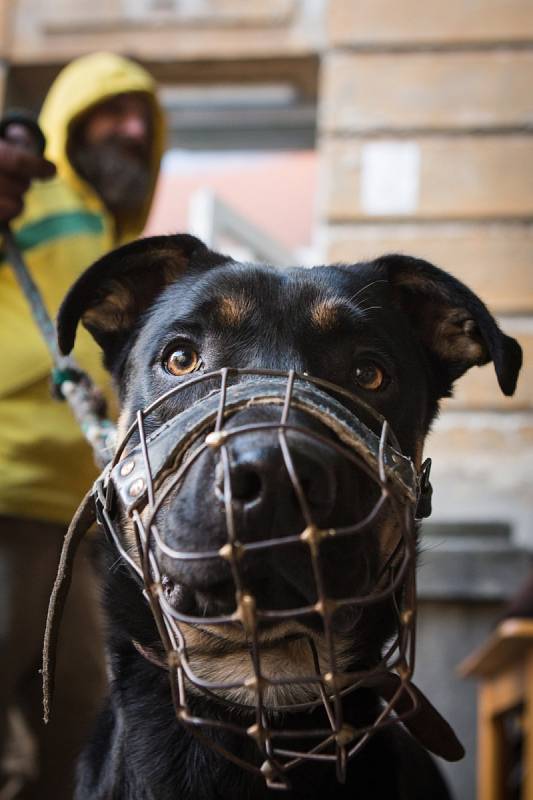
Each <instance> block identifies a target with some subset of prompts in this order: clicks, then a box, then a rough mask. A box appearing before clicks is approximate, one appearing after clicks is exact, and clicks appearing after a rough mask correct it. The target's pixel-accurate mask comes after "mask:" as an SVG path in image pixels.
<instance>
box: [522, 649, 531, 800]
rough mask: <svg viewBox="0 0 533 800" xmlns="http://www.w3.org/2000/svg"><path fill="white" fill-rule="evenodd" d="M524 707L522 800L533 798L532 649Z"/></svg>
mask: <svg viewBox="0 0 533 800" xmlns="http://www.w3.org/2000/svg"><path fill="white" fill-rule="evenodd" d="M525 683H526V692H527V698H526V707H525V709H524V747H523V752H522V764H523V766H524V767H525V769H524V772H525V775H524V788H523V797H524V800H533V770H532V769H531V765H532V764H533V650H530V652H529V653H528V655H527V658H526V679H525Z"/></svg>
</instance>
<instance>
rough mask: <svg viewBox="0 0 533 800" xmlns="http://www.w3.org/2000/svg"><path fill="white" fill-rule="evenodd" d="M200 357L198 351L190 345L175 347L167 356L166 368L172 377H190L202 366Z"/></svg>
mask: <svg viewBox="0 0 533 800" xmlns="http://www.w3.org/2000/svg"><path fill="white" fill-rule="evenodd" d="M200 364H201V361H200V356H199V355H198V353H197V352H196V350H195V349H194V348H193V347H191V346H190V345H188V344H183V345H179V346H176V347H173V348H172V350H171V352H169V353H168V355H167V356H165V359H164V367H165V369H166V371H167V372H169V373H170V374H171V375H176V376H177V377H179V376H180V375H188V374H189V373H190V372H194V371H195V370H196V369H198V367H199V366H200Z"/></svg>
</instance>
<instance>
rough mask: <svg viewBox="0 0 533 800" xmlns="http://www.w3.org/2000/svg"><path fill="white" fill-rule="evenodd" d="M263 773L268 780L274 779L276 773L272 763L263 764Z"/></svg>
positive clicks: (265, 762)
mask: <svg viewBox="0 0 533 800" xmlns="http://www.w3.org/2000/svg"><path fill="white" fill-rule="evenodd" d="M261 772H262V773H263V775H264V776H265V778H266V779H269V778H272V777H273V776H274V775H275V774H276V773H275V772H274V768H273V766H272V764H271V763H270V761H264V762H263V763H262V764H261Z"/></svg>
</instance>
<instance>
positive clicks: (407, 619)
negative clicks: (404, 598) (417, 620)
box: [402, 608, 413, 625]
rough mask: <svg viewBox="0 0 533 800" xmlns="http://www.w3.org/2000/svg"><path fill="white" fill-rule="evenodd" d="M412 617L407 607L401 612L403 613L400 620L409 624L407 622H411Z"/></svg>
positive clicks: (411, 612) (410, 610)
mask: <svg viewBox="0 0 533 800" xmlns="http://www.w3.org/2000/svg"><path fill="white" fill-rule="evenodd" d="M412 618H413V611H412V609H410V608H408V609H407V610H406V611H404V612H403V614H402V622H403V624H404V625H409V623H410V622H411V620H412Z"/></svg>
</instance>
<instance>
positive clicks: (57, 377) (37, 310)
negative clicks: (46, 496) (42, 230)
mask: <svg viewBox="0 0 533 800" xmlns="http://www.w3.org/2000/svg"><path fill="white" fill-rule="evenodd" d="M0 138H4V139H6V141H8V142H11V143H12V144H15V145H17V146H18V147H20V148H21V149H24V150H27V151H28V152H30V153H33V154H35V155H40V156H42V155H43V153H44V149H45V138H44V135H43V133H42V131H41V129H40V128H39V126H38V124H37V122H36V121H35V120H34V119H33V118H32V117H30V116H28V115H27V114H25V113H21V112H14V113H10V114H8V115H6V116H5V117H4V118H3V119H2V120H1V121H0ZM0 235H1V236H2V237H3V241H4V250H5V254H6V256H7V260H8V261H9V263H10V265H11V268H12V270H13V272H14V274H15V277H16V279H17V281H18V283H19V286H20V288H21V290H22V292H23V294H24V297H25V298H26V300H27V302H28V305H29V307H30V310H31V313H32V316H33V319H34V320H35V323H36V324H37V327H38V328H39V331H40V332H41V335H42V337H43V341H44V343H45V345H46V347H47V349H48V352H49V353H50V356H51V358H52V362H53V369H52V381H53V384H54V387H55V394H56V396H57V398H58V399H63V400H66V401H67V403H68V404H69V406H70V408H71V410H72V412H73V414H74V417H75V419H76V421H77V423H78V425H79V426H80V428H81V431H82V433H83V435H84V436H85V438H86V440H87V441H88V442H89V444H90V445H91V447H92V449H93V453H94V459H95V461H96V464H97V466H98V467H99V468H100V469H101V468H103V467H104V466H105V465H106V464H107V462H108V461H109V460H110V458H111V456H112V454H113V451H114V446H115V440H116V429H115V425H114V424H113V422H111V420H110V419H108V418H107V416H106V407H105V399H104V397H103V395H102V394H101V392H100V391H99V390H98V389H97V388H96V387H95V385H94V383H93V381H92V380H91V378H90V377H89V375H88V374H87V373H86V372H85V371H84V370H82V369H81V368H80V367H79V366H78V364H77V363H76V361H75V360H74V359H73V358H72V356H63V355H62V354H61V353H60V352H59V348H58V345H57V337H56V331H55V326H54V323H53V321H52V319H51V318H50V315H49V314H48V311H47V309H46V306H45V304H44V301H43V298H42V296H41V293H40V291H39V288H38V286H37V284H36V283H35V281H34V280H33V278H32V276H31V274H30V271H29V269H28V266H27V264H26V262H25V261H24V258H23V256H22V253H21V251H20V248H19V246H18V244H17V241H16V238H15V236H14V234H13V231H12V230H11V227H10V226H9V224H8V223H5V224H3V225H1V226H0Z"/></svg>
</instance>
